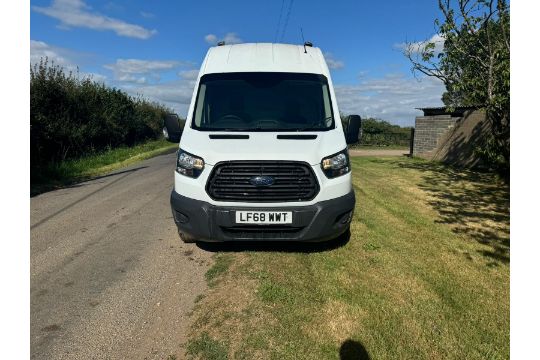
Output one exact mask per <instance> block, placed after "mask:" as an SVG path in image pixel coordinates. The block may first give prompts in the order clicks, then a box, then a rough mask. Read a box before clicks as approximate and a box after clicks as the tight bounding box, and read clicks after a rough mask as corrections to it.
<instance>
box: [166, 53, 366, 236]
mask: <svg viewBox="0 0 540 360" xmlns="http://www.w3.org/2000/svg"><path fill="white" fill-rule="evenodd" d="M310 45H311V44H304V45H303V46H302V45H287V44H269V43H254V44H236V45H223V44H220V46H216V47H212V48H210V49H209V50H208V53H207V55H206V57H205V59H204V61H203V63H202V66H201V69H200V72H199V76H198V77H197V80H196V83H195V89H194V91H193V97H192V100H191V104H190V106H189V110H188V114H187V118H186V124H185V127H184V130H183V134H182V137H181V140H180V146H179V150H178V153H177V163H176V170H175V173H174V189H173V191H172V193H171V200H170V201H171V207H172V213H173V217H174V221H175V223H176V226H177V227H178V232H179V234H180V237H181V238H182V240H183V241H185V242H193V241H237V240H248V241H255V240H264V241H273V240H283V241H324V240H329V239H332V238H335V237H337V236H338V235H340V234H342V233H344V232H345V231H347V230H348V229H349V225H350V222H351V219H352V215H353V211H354V206H355V195H354V191H353V188H352V184H351V166H350V163H349V155H348V152H347V143H352V142H356V141H358V133H359V127H360V117H359V116H350V117H349V118H348V119H343V120H344V122H343V123H342V120H341V119H340V114H339V110H338V106H337V102H336V96H335V93H334V88H333V86H332V80H331V78H330V73H329V70H328V66H327V65H326V62H325V60H324V57H323V54H322V52H321V50H320V49H319V48H316V47H313V46H310Z"/></svg>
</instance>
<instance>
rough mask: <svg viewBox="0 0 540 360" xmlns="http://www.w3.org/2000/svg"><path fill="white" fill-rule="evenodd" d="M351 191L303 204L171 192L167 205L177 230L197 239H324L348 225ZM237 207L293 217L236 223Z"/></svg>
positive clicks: (352, 196) (350, 216) (341, 230)
mask: <svg viewBox="0 0 540 360" xmlns="http://www.w3.org/2000/svg"><path fill="white" fill-rule="evenodd" d="M354 204H355V197H354V192H352V191H351V192H350V193H349V194H347V195H344V196H342V197H339V198H336V199H332V200H326V201H321V202H319V203H316V204H314V205H307V206H281V207H271V206H268V207H264V208H259V207H257V208H254V207H248V206H216V205H212V204H209V203H207V202H204V201H199V200H194V199H190V198H187V197H185V196H182V195H179V194H178V193H176V192H175V191H174V190H173V191H172V193H171V208H172V213H173V217H174V222H175V223H176V226H177V227H178V230H179V231H180V232H182V233H184V234H186V235H187V236H189V237H191V238H194V239H196V240H197V241H208V242H219V241H237V240H239V241H257V240H267V241H273V240H276V241H326V240H330V239H333V238H335V237H337V236H339V235H340V234H342V233H343V232H345V231H346V230H347V229H348V228H349V224H350V221H351V219H352V214H353V211H354ZM237 210H255V211H258V210H259V211H292V213H293V214H292V215H293V221H292V223H291V224H286V225H285V224H284V225H246V224H242V225H240V224H236V217H235V212H236V211H237Z"/></svg>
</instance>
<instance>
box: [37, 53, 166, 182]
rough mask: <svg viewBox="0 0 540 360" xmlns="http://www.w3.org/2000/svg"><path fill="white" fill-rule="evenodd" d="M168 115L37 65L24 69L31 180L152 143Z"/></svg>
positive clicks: (44, 64)
mask: <svg viewBox="0 0 540 360" xmlns="http://www.w3.org/2000/svg"><path fill="white" fill-rule="evenodd" d="M170 112H171V110H170V109H167V108H166V107H164V106H163V105H161V104H157V103H153V102H149V101H147V100H145V99H143V98H140V97H137V98H134V97H132V96H129V95H128V94H126V93H125V92H123V91H121V90H119V89H115V88H110V87H107V86H105V85H104V84H103V83H99V82H96V81H94V80H92V79H91V78H89V77H80V76H79V74H78V72H77V73H75V74H74V73H73V72H66V71H65V70H64V69H63V68H62V67H60V66H57V65H55V64H54V63H51V64H49V63H48V60H47V59H42V60H41V61H40V63H39V64H35V65H34V66H33V67H32V66H31V67H30V154H31V155H30V157H31V159H30V166H31V174H32V177H34V176H36V175H38V176H39V173H40V171H41V170H42V169H44V168H46V167H47V166H49V165H51V164H56V163H59V162H62V161H64V160H66V159H73V158H78V157H82V156H86V155H89V154H94V153H98V152H101V151H104V150H106V149H111V148H115V147H119V146H133V145H134V144H137V143H140V142H143V141H146V140H149V139H157V138H159V137H160V136H161V126H162V124H163V119H164V117H165V116H166V115H167V114H168V113H170Z"/></svg>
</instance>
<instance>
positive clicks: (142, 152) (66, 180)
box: [30, 139, 178, 195]
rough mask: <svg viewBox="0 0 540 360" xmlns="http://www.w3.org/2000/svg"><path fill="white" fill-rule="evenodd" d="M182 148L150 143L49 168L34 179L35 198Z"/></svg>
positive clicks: (32, 191) (165, 142)
mask: <svg viewBox="0 0 540 360" xmlns="http://www.w3.org/2000/svg"><path fill="white" fill-rule="evenodd" d="M177 148H178V144H175V143H170V142H168V141H166V140H164V139H160V140H150V141H147V142H145V143H143V144H139V145H135V146H133V147H120V148H116V149H112V150H108V151H105V152H102V153H99V154H94V155H89V156H86V157H82V158H80V159H74V160H67V161H64V162H62V163H60V164H55V165H51V166H49V167H48V168H47V169H44V170H43V171H42V172H41V175H40V176H35V175H34V176H32V183H31V185H30V193H31V195H36V194H39V193H42V192H44V191H49V190H52V189H54V188H57V187H61V186H65V185H68V184H72V183H74V182H78V181H83V180H86V179H90V178H92V177H95V176H99V175H104V174H106V173H108V172H110V171H113V170H116V169H120V168H123V167H125V166H128V165H131V164H134V163H136V162H138V161H142V160H145V159H149V158H151V157H154V156H157V155H161V154H165V153H168V152H172V151H174V150H175V149H177Z"/></svg>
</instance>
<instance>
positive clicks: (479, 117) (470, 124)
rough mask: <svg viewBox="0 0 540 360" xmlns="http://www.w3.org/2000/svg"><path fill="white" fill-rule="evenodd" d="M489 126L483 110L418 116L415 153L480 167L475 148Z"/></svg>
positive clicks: (426, 157) (465, 165)
mask: <svg viewBox="0 0 540 360" xmlns="http://www.w3.org/2000/svg"><path fill="white" fill-rule="evenodd" d="M490 129H491V127H490V124H489V122H488V121H487V120H486V116H485V112H484V111H483V110H474V111H467V112H465V113H464V114H463V116H451V115H434V116H418V117H417V118H416V125H415V134H414V144H413V156H418V157H421V158H424V159H428V160H437V161H442V162H444V163H447V164H453V165H457V166H462V167H477V166H481V165H482V164H481V162H480V159H479V158H478V156H477V154H476V153H475V149H476V148H477V147H478V146H479V145H480V144H481V143H482V141H483V139H484V138H485V136H486V134H487V133H488V132H489V131H490Z"/></svg>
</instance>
